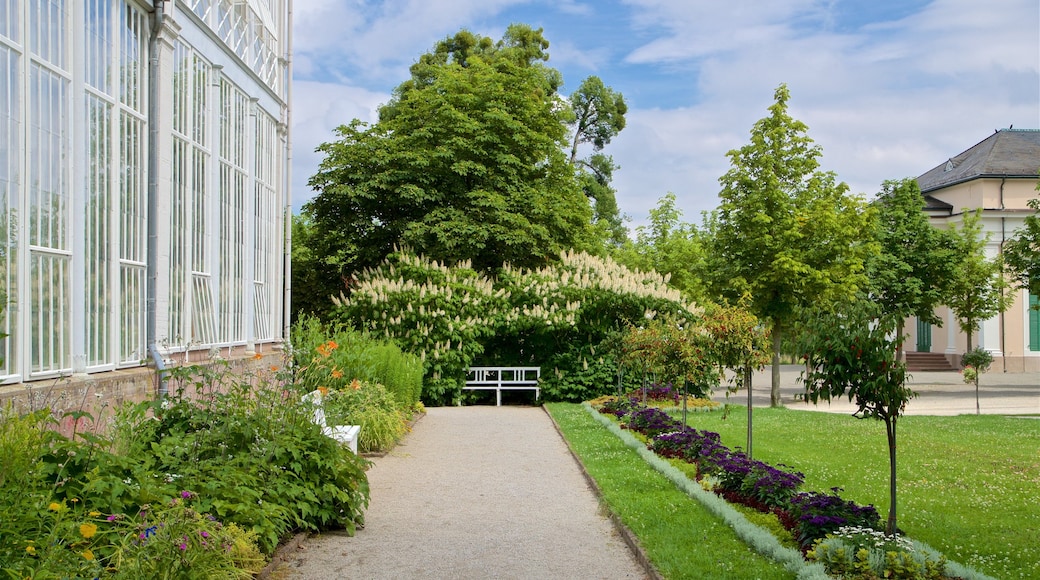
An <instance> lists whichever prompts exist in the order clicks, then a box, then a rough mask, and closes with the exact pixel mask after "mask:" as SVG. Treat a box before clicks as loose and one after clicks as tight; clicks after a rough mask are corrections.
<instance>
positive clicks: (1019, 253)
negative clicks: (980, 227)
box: [1004, 186, 1040, 296]
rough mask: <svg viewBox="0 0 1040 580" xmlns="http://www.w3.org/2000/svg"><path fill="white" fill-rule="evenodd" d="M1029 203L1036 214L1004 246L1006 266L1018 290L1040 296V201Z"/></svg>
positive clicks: (1034, 200) (1028, 217) (1039, 187)
mask: <svg viewBox="0 0 1040 580" xmlns="http://www.w3.org/2000/svg"><path fill="white" fill-rule="evenodd" d="M1037 189H1040V186H1038V187H1037ZM1028 203H1029V207H1030V208H1032V209H1033V210H1034V213H1033V215H1030V216H1026V219H1025V225H1024V226H1023V227H1022V228H1020V229H1018V230H1015V235H1014V237H1013V238H1012V239H1011V240H1010V241H1008V242H1007V243H1005V244H1004V264H1005V265H1007V269H1008V272H1009V273H1010V274H1011V276H1012V278H1013V279H1014V281H1015V285H1016V286H1017V287H1018V288H1023V289H1025V290H1028V291H1029V293H1030V294H1032V295H1034V296H1040V199H1031V200H1029V202H1028Z"/></svg>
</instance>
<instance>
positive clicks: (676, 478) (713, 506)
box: [582, 403, 831, 580]
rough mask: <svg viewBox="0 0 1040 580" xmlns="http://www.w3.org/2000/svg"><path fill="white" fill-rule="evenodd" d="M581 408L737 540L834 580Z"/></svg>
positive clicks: (812, 575) (809, 577)
mask: <svg viewBox="0 0 1040 580" xmlns="http://www.w3.org/2000/svg"><path fill="white" fill-rule="evenodd" d="M582 407H584V408H585V410H586V411H587V412H588V413H589V414H590V415H592V417H593V419H595V420H596V421H597V422H599V424H600V425H603V426H604V427H606V429H607V430H608V431H610V432H611V433H613V434H614V435H615V436H616V437H617V438H618V439H620V440H621V441H622V442H623V443H624V444H625V446H626V447H628V448H630V449H632V450H633V451H635V452H636V453H637V454H638V455H639V456H640V458H642V459H643V461H645V462H646V463H647V464H648V465H650V467H652V468H654V469H655V470H656V471H657V472H659V473H660V474H661V475H663V476H664V477H665V478H667V479H668V480H669V481H671V482H672V483H673V484H675V486H676V487H678V488H679V489H680V490H682V491H683V492H684V493H686V495H688V496H690V497H691V498H693V499H695V500H697V501H698V502H700V504H701V505H702V506H704V508H705V509H707V510H708V511H709V512H710V513H712V514H713V515H715V516H716V517H718V518H719V519H721V520H722V521H723V522H724V523H725V524H726V525H728V526H729V527H730V528H732V529H733V531H734V532H735V533H736V534H737V537H739V538H740V539H741V540H743V541H744V542H745V543H746V544H747V545H748V546H749V547H751V549H752V550H754V551H756V552H758V553H759V554H761V555H762V556H765V557H766V558H769V559H771V560H773V561H774V562H777V563H778V564H781V565H782V566H783V567H784V569H785V570H787V571H788V572H791V573H793V574H794V575H795V577H796V578H798V579H799V580H830V579H831V576H829V575H828V574H827V572H826V570H825V569H824V567H823V564H820V563H818V562H806V561H805V559H804V558H802V553H801V552H799V551H798V550H795V549H793V548H787V547H785V546H783V545H781V544H780V541H779V540H777V539H776V536H774V535H773V534H772V533H770V532H769V531H767V530H765V529H763V528H760V527H758V526H756V525H755V524H752V523H751V522H749V521H748V520H747V518H745V517H744V515H743V514H741V513H740V512H738V511H737V510H736V509H734V508H733V506H731V505H729V504H728V503H727V502H726V501H725V500H724V499H722V498H720V497H719V496H717V495H715V494H714V493H711V492H709V491H706V490H705V489H704V488H702V487H701V486H700V484H699V483H696V482H693V481H690V478H688V477H686V475H685V474H684V473H683V472H681V471H679V470H678V469H677V468H676V467H675V466H673V465H671V464H670V463H668V462H667V461H665V460H664V459H661V458H660V457H658V455H657V454H656V453H654V452H653V451H650V450H649V449H647V448H646V444H644V443H643V442H642V441H639V440H638V439H636V438H635V437H633V436H632V434H631V433H627V432H625V431H624V430H622V429H621V428H620V427H618V426H617V424H615V423H614V422H613V421H611V420H610V419H608V418H607V417H604V416H603V415H602V414H601V413H600V412H599V411H597V410H596V409H594V408H593V407H592V405H589V404H588V403H582Z"/></svg>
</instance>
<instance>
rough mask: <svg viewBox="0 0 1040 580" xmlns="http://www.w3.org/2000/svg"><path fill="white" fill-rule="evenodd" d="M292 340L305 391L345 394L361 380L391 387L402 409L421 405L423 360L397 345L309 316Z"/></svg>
mask: <svg viewBox="0 0 1040 580" xmlns="http://www.w3.org/2000/svg"><path fill="white" fill-rule="evenodd" d="M291 341H292V352H293V359H294V361H293V362H294V365H295V369H296V376H295V382H296V384H297V385H298V387H299V389H298V390H300V391H301V392H307V391H311V390H314V389H315V388H317V387H326V388H331V389H339V390H342V389H343V388H345V387H346V386H347V385H349V384H350V383H351V382H352V381H354V380H360V381H369V382H372V383H377V384H379V385H381V386H382V387H385V389H386V390H387V391H388V392H389V393H390V394H391V395H393V397H394V401H395V402H396V403H395V405H394V406H395V407H397V408H398V409H399V410H401V411H409V410H411V409H413V408H415V407H416V405H418V403H419V398H420V396H421V395H422V381H423V365H422V361H421V360H419V357H418V356H416V355H413V354H409V353H406V352H404V351H402V350H401V349H400V347H398V346H397V345H395V344H393V343H392V342H388V341H386V340H385V339H376V338H372V337H371V336H367V335H365V334H364V333H363V332H361V331H358V330H354V329H352V328H350V327H347V326H345V325H343V324H336V323H332V324H323V323H321V322H319V321H318V319H317V318H314V317H309V316H307V317H303V318H301V319H300V320H299V321H298V322H297V323H296V324H295V325H293V329H292V334H291ZM333 345H335V346H334V347H333Z"/></svg>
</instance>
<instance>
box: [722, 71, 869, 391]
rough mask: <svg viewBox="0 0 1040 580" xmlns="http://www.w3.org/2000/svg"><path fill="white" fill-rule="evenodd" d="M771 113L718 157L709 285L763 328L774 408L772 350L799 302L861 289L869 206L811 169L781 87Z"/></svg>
mask: <svg viewBox="0 0 1040 580" xmlns="http://www.w3.org/2000/svg"><path fill="white" fill-rule="evenodd" d="M774 96H775V103H774V104H773V105H772V106H771V107H769V111H770V115H769V116H767V117H765V118H763V119H761V120H759V121H758V122H757V123H755V125H754V127H753V128H752V129H751V143H749V144H748V145H745V146H743V147H741V148H740V149H735V150H732V151H730V152H729V153H727V155H728V156H729V158H730V160H731V162H732V168H731V169H730V170H729V171H728V172H727V173H726V174H725V175H723V176H722V177H721V178H720V179H719V181H720V183H721V184H722V191H721V192H720V193H719V197H720V198H721V204H720V205H719V209H718V210H717V212H716V214H715V216H714V218H713V219H714V222H713V224H712V230H713V234H714V238H713V239H714V252H713V253H712V254H713V258H714V259H715V268H714V271H715V272H716V283H717V284H718V285H719V290H720V293H722V294H724V295H728V296H730V297H732V298H739V297H740V296H743V295H745V294H747V295H750V296H751V300H752V302H751V305H750V306H751V309H752V311H753V312H754V313H755V314H756V315H757V316H758V317H759V318H762V319H765V320H768V321H769V322H770V324H771V327H772V339H773V369H772V388H771V394H770V400H771V403H772V405H773V406H779V405H780V349H781V344H782V340H783V337H784V332H785V330H787V328H788V327H789V326H790V325H791V324H792V323H793V321H794V317H795V315H796V311H797V308H798V307H799V306H800V305H809V304H818V303H821V302H827V301H833V300H838V299H843V298H844V299H848V298H851V297H853V296H854V295H855V294H856V293H857V292H858V291H860V290H861V289H862V288H864V286H865V285H866V277H865V276H864V260H865V259H866V257H867V256H868V255H869V254H870V253H871V252H873V251H875V250H874V248H875V244H873V243H872V242H870V241H866V240H864V239H863V238H864V235H863V232H869V231H870V227H871V226H870V223H871V222H870V219H871V215H872V213H871V211H868V209H867V208H866V206H865V203H864V201H863V200H862V199H861V198H859V197H853V196H850V195H848V186H847V185H845V184H844V183H839V182H837V180H836V177H835V175H834V174H833V173H831V172H823V171H820V170H819V162H818V158H819V157H820V155H821V154H822V152H821V149H820V147H819V146H817V145H815V144H814V143H813V141H812V139H810V138H809V136H808V135H807V134H806V132H807V127H806V126H805V124H804V123H802V122H801V121H797V120H795V119H793V118H792V117H791V116H790V115H789V114H788V112H787V101H788V100H789V98H790V93H789V91H788V90H787V86H786V85H780V87H779V88H777V89H776V92H775V95H774Z"/></svg>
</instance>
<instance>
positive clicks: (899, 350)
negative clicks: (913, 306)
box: [896, 318, 920, 361]
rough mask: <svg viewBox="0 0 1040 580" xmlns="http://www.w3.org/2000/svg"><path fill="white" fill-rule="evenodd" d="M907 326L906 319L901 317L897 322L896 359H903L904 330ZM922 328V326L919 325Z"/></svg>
mask: <svg viewBox="0 0 1040 580" xmlns="http://www.w3.org/2000/svg"><path fill="white" fill-rule="evenodd" d="M905 328H906V320H904V319H902V318H900V319H899V322H897V323H896V339H897V342H896V361H901V360H903V330H904V329H905ZM918 328H920V326H918Z"/></svg>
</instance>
